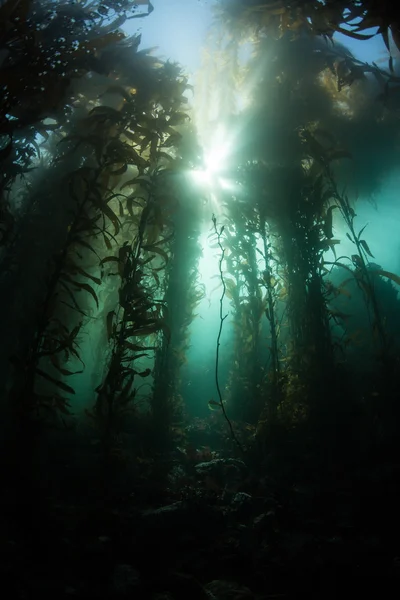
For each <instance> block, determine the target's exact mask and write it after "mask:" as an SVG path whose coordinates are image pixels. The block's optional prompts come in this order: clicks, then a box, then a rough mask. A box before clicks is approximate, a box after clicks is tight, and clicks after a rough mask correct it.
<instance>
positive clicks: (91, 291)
mask: <svg viewBox="0 0 400 600" xmlns="http://www.w3.org/2000/svg"><path fill="white" fill-rule="evenodd" d="M72 283H73V284H74V285H75V286H76V287H77V288H78V289H80V290H85V291H86V292H88V293H89V294H90V295H91V296H92V298H93V299H94V301H95V302H96V306H97V308H99V300H98V298H97V294H96V292H95V291H94V289H93V288H92V286H91V285H89V284H88V283H80V282H79V281H73V282H72Z"/></svg>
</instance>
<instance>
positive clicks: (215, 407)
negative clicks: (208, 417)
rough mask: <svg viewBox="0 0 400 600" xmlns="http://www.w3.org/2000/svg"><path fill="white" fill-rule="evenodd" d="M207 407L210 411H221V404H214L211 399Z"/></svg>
mask: <svg viewBox="0 0 400 600" xmlns="http://www.w3.org/2000/svg"><path fill="white" fill-rule="evenodd" d="M207 406H208V408H209V409H210V410H221V409H222V404H221V403H220V402H216V401H215V400H213V399H211V400H209V401H208V405H207Z"/></svg>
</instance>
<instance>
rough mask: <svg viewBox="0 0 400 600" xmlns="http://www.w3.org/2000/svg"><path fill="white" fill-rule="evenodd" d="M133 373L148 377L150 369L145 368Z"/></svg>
mask: <svg viewBox="0 0 400 600" xmlns="http://www.w3.org/2000/svg"><path fill="white" fill-rule="evenodd" d="M135 375H139V377H148V376H149V375H151V369H145V370H144V371H135Z"/></svg>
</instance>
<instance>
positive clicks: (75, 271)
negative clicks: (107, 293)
mask: <svg viewBox="0 0 400 600" xmlns="http://www.w3.org/2000/svg"><path fill="white" fill-rule="evenodd" d="M64 269H65V270H66V271H68V272H69V273H72V274H73V275H76V274H78V273H79V275H83V277H87V278H88V279H91V281H93V282H94V283H96V284H97V285H101V279H99V278H98V277H95V276H94V275H91V274H90V273H88V272H87V271H85V270H84V269H82V268H81V267H79V266H78V265H76V264H75V263H74V262H68V263H67V264H66V265H65V267H64Z"/></svg>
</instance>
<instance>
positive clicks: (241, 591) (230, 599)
mask: <svg viewBox="0 0 400 600" xmlns="http://www.w3.org/2000/svg"><path fill="white" fill-rule="evenodd" d="M204 589H205V591H206V592H207V595H208V596H209V598H210V600H253V599H254V594H253V593H252V592H251V590H249V588H247V587H245V586H244V585H240V584H239V583H236V582H235V581H225V580H223V579H215V580H214V581H210V583H207V585H205V586H204Z"/></svg>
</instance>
